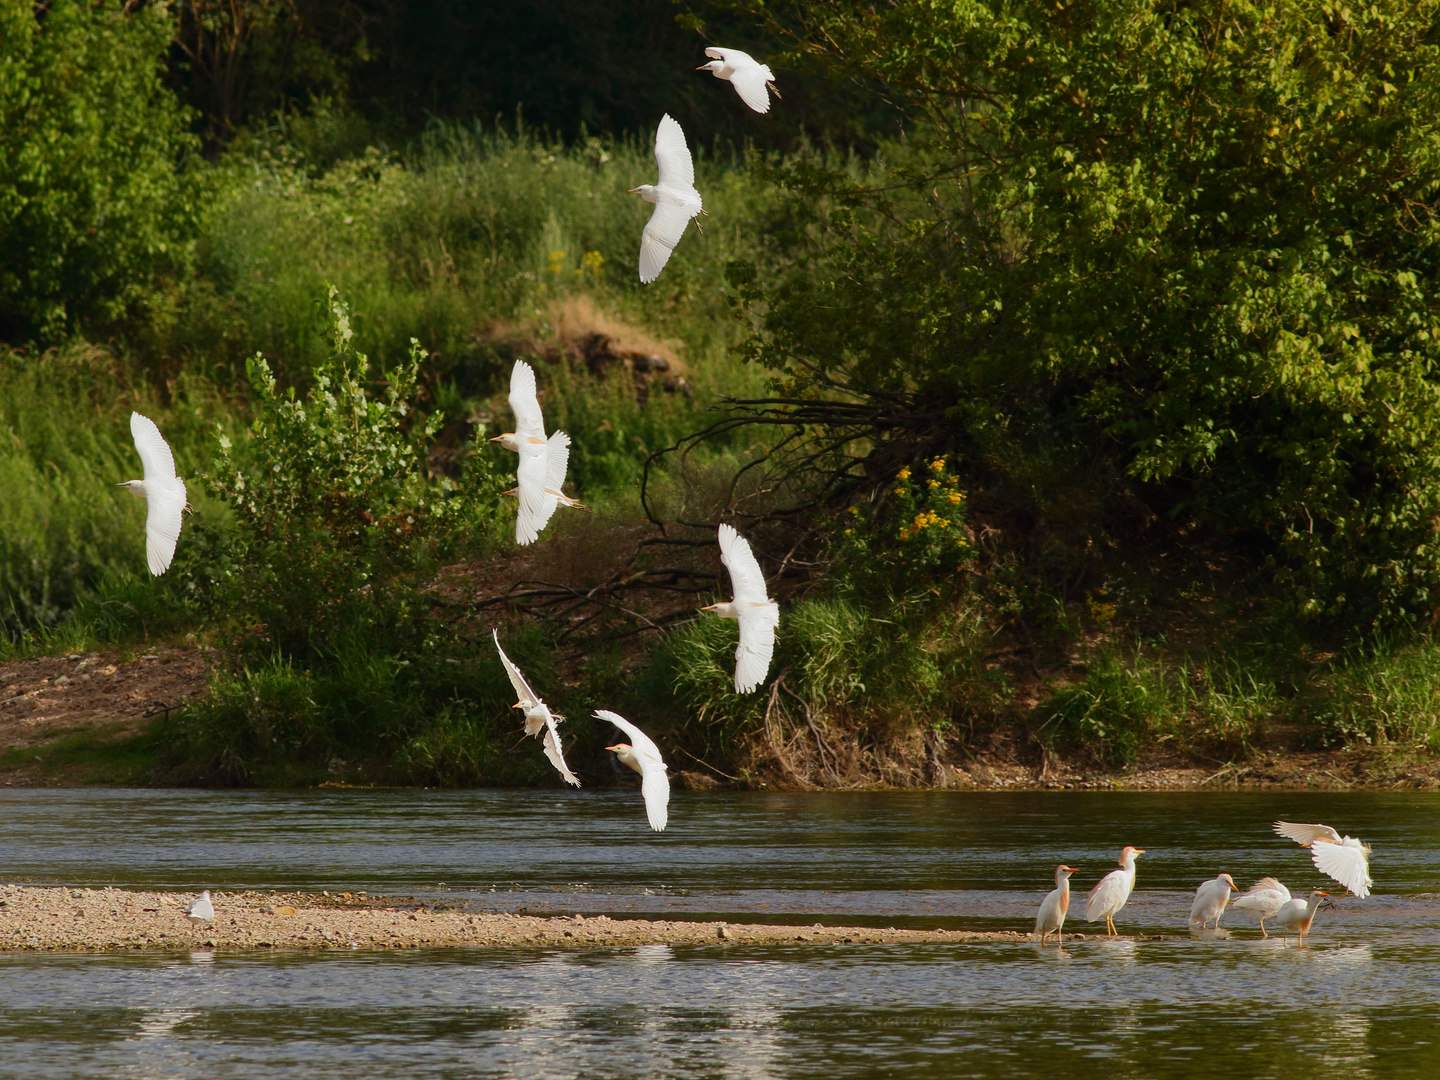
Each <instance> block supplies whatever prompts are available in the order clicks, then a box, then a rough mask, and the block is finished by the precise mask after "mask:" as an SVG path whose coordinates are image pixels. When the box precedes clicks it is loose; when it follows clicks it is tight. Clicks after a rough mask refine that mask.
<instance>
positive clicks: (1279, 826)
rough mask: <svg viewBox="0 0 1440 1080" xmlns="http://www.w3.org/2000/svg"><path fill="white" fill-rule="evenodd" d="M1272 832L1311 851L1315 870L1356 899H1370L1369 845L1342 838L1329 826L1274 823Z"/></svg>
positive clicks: (1347, 837)
mask: <svg viewBox="0 0 1440 1080" xmlns="http://www.w3.org/2000/svg"><path fill="white" fill-rule="evenodd" d="M1275 831H1276V832H1277V833H1279V834H1280V835H1281V836H1284V837H1286V838H1288V839H1290V840H1294V841H1295V842H1296V843H1297V844H1299V845H1300V846H1301V847H1308V848H1309V849H1310V859H1311V861H1312V862H1314V863H1315V869H1317V870H1319V871H1320V872H1321V873H1322V874H1324V875H1325V876H1326V877H1329V878H1334V879H1335V880H1336V881H1338V882H1339V883H1340V884H1341V885H1344V886H1345V888H1347V889H1349V890H1350V891H1351V892H1352V893H1354V894H1355V895H1356V896H1360V897H1365V896H1369V895H1370V886H1371V885H1373V884H1375V883H1374V882H1373V881H1372V880H1371V879H1370V845H1369V844H1367V843H1365V842H1363V841H1361V840H1357V839H1355V837H1353V836H1341V835H1340V834H1339V833H1338V832H1336V831H1335V830H1334V829H1332V828H1331V827H1330V826H1329V825H1297V824H1295V823H1294V822H1290V821H1277V822H1275Z"/></svg>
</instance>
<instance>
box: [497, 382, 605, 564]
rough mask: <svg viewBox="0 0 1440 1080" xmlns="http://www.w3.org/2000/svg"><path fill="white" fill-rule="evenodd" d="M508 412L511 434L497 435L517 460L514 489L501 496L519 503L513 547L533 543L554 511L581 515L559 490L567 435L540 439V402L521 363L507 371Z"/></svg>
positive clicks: (565, 461) (567, 449)
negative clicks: (512, 419)
mask: <svg viewBox="0 0 1440 1080" xmlns="http://www.w3.org/2000/svg"><path fill="white" fill-rule="evenodd" d="M510 411H511V412H513V413H514V414H515V430H514V431H507V432H505V433H503V434H501V435H496V436H495V437H494V438H493V439H491V440H490V441H491V442H498V443H499V444H500V445H501V446H503V447H504V448H505V449H506V450H513V451H515V453H517V454H519V455H520V460H519V462H518V463H517V464H516V466H515V487H514V489H513V490H512V491H509V492H504V493H503V494H507V495H509V494H513V495H515V496H517V497H518V498H519V500H520V509H519V511H518V512H517V513H516V515H515V542H516V543H517V544H533V543H534V542H535V541H536V540H538V539H539V538H540V530H541V529H543V528H544V527H545V526H546V525H548V524H549V523H550V518H551V516H552V515H553V514H554V513H555V508H556V507H557V506H570V507H574V508H575V509H576V510H586V509H588V507H585V506H582V505H581V504H580V503H578V502H576V501H575V500H574V499H572V498H570V497H569V496H568V495H566V494H564V493H563V492H562V491H561V490H560V489H561V486H562V485H563V484H564V483H565V468H566V466H567V465H568V464H569V462H570V436H569V435H566V434H565V432H563V431H557V432H555V433H554V434H553V435H551V436H550V437H549V438H548V439H547V438H546V437H545V418H544V416H543V415H542V414H541V412H540V398H539V395H538V394H537V393H536V391H535V369H534V368H532V367H531V366H530V365H529V364H527V363H525V361H524V360H516V361H515V366H514V367H513V368H512V369H511V370H510Z"/></svg>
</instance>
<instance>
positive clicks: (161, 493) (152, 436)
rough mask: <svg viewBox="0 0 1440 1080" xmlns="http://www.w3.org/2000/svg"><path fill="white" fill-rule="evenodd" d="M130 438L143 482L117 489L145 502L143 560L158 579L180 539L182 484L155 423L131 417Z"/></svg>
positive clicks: (134, 414)
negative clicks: (133, 444)
mask: <svg viewBox="0 0 1440 1080" xmlns="http://www.w3.org/2000/svg"><path fill="white" fill-rule="evenodd" d="M130 435H131V437H132V438H134V440H135V449H136V450H137V451H138V452H139V454H140V465H141V467H142V468H143V469H144V472H145V479H144V480H126V481H125V482H124V483H123V484H116V485H115V486H116V487H123V488H129V489H130V494H131V495H134V496H135V497H136V498H137V499H144V500H145V502H146V503H147V504H148V505H147V506H146V510H145V561H146V562H147V563H149V564H150V573H152V574H154V575H155V576H156V577H159V576H160V575H161V574H163V573H165V571H166V570H169V569H170V563H171V562H172V561H174V559H175V543H176V541H178V540H179V539H180V520H181V518H183V517H184V515H185V511H186V510H188V509H189V506H188V504H187V503H186V502H185V481H184V480H181V479H180V477H178V476H176V475H175V455H173V454H172V453H170V444H169V443H167V442H166V441H165V436H164V435H161V434H160V429H159V428H158V427H156V426H155V421H154V420H151V419H150V418H149V417H148V416H141V415H140V414H139V413H138V412H132V413H131V414H130Z"/></svg>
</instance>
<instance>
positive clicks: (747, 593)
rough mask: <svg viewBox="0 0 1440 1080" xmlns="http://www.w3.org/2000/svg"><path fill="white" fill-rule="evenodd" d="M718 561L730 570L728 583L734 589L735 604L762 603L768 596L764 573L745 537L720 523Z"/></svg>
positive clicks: (767, 599) (766, 600)
mask: <svg viewBox="0 0 1440 1080" xmlns="http://www.w3.org/2000/svg"><path fill="white" fill-rule="evenodd" d="M719 534H720V561H721V562H723V563H724V564H725V568H726V569H727V570H729V571H730V585H731V587H733V588H734V590H735V603H736V604H741V603H745V604H763V603H766V602H768V601H769V599H770V596H769V594H768V593H766V591H765V575H764V574H763V573H762V572H761V570H760V564H759V563H758V562H757V561H756V559H755V553H754V552H753V551H751V550H750V544H749V542H748V541H746V539H745V538H744V537H743V536H741V535H740V534H739V533H738V532H736V531H735V530H734V529H733V528H731V527H730V526H729V525H721V526H720V529H719Z"/></svg>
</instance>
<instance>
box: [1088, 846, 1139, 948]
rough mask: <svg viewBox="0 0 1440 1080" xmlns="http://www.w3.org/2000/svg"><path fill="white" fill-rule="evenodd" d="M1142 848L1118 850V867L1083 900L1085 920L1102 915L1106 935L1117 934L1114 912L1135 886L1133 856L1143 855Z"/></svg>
mask: <svg viewBox="0 0 1440 1080" xmlns="http://www.w3.org/2000/svg"><path fill="white" fill-rule="evenodd" d="M1144 854H1145V849H1144V848H1137V847H1129V846H1128V845H1127V846H1126V848H1125V849H1124V850H1123V851H1121V852H1120V869H1119V870H1111V871H1110V873H1108V874H1106V875H1105V876H1104V877H1103V878H1101V879H1100V880H1099V882H1098V883H1097V884H1096V885H1095V887H1094V888H1093V889H1091V890H1090V895H1089V896H1088V897H1087V898H1086V900H1085V921H1086V922H1094V921H1095V920H1096V919H1099V918H1101V917H1103V918H1104V919H1105V932H1106V934H1107V935H1111V936H1113V935H1115V934H1118V933H1119V931H1118V930H1116V929H1115V913H1116V912H1117V911H1119V910H1120V909H1121V908H1123V907H1124V906H1125V902H1126V901H1127V900H1129V899H1130V893H1131V891H1132V890H1133V889H1134V888H1135V858H1136V856H1139V855H1144Z"/></svg>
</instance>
